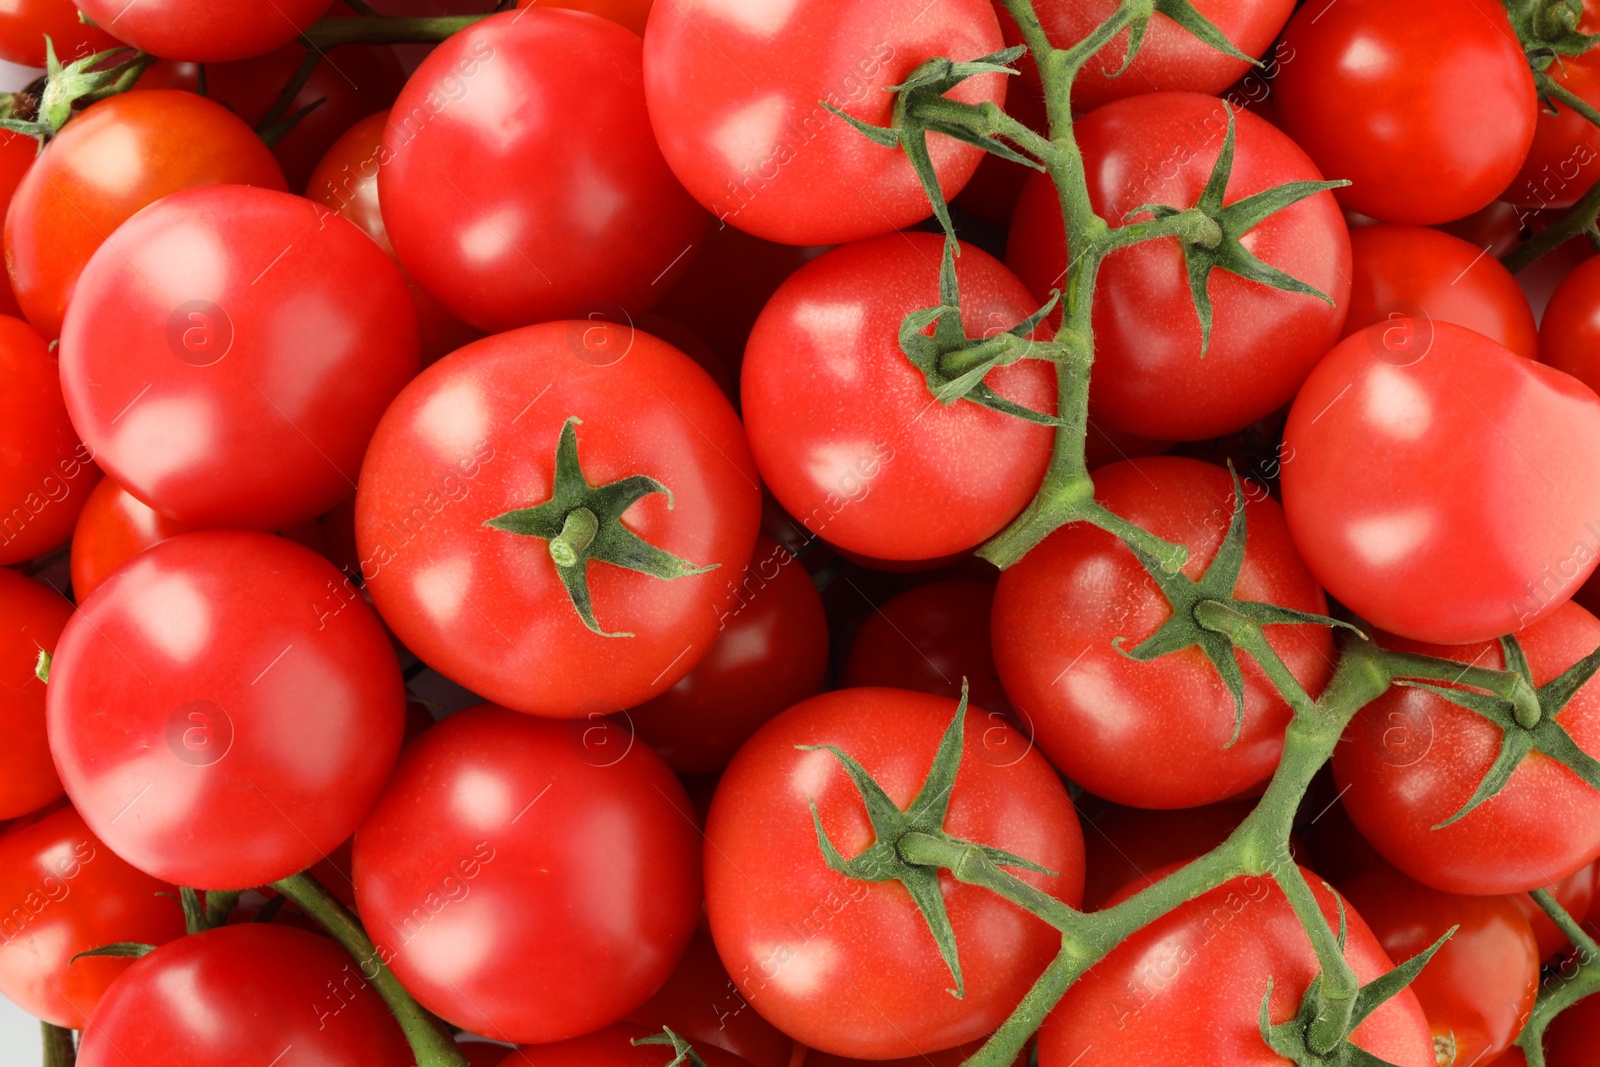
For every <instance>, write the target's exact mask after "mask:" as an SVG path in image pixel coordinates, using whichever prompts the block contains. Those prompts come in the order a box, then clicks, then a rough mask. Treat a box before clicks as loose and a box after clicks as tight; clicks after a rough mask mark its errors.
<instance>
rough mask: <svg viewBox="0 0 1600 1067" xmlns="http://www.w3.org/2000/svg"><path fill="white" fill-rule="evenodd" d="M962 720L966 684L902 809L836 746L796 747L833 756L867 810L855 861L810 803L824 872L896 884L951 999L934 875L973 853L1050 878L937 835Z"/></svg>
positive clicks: (961, 989)
mask: <svg viewBox="0 0 1600 1067" xmlns="http://www.w3.org/2000/svg"><path fill="white" fill-rule="evenodd" d="M966 722H967V685H966V680H965V679H963V680H962V683H961V700H960V701H959V702H958V704H957V705H956V714H955V718H954V719H952V720H951V721H950V726H949V727H948V728H947V729H946V730H945V732H944V736H943V737H942V738H941V739H940V740H939V748H938V751H937V752H936V753H935V755H934V758H933V765H932V766H931V767H929V768H928V777H927V778H926V779H924V781H923V783H922V788H921V789H920V790H918V792H917V795H916V797H915V798H913V799H912V801H911V803H910V805H909V806H908V807H907V808H906V810H905V811H901V810H900V809H899V808H898V807H896V806H895V802H894V801H893V800H891V799H890V798H889V794H887V793H885V792H884V791H883V787H882V786H880V785H879V784H878V783H877V781H875V780H874V779H873V777H872V775H871V774H869V773H868V772H867V769H866V768H865V767H863V766H861V764H860V763H858V762H856V760H855V758H854V757H853V756H851V755H849V754H848V753H846V752H844V751H843V750H841V749H839V748H838V747H837V746H834V745H799V746H797V747H798V748H799V749H800V750H801V751H803V752H819V751H825V752H830V753H832V754H833V757H834V758H835V759H837V760H838V761H839V764H840V766H842V767H843V768H844V771H845V773H846V774H848V775H849V776H850V780H851V781H852V782H853V783H855V787H856V789H857V790H858V791H859V792H860V793H861V800H862V803H863V804H865V805H866V808H867V819H868V821H869V822H870V823H871V824H872V831H873V835H874V840H873V842H872V844H871V845H869V846H867V848H866V849H865V850H864V851H862V852H861V853H859V854H858V855H856V856H855V857H853V858H851V859H846V858H845V857H844V856H843V855H842V854H840V852H839V850H838V849H837V848H836V847H834V844H833V841H832V839H830V838H829V837H828V831H827V830H825V829H824V828H823V826H822V816H821V815H820V814H819V813H818V812H817V804H816V801H815V800H811V801H810V804H811V821H812V823H813V824H814V825H815V826H816V830H817V845H818V847H819V848H821V850H822V856H823V860H824V861H825V862H826V863H827V865H828V867H829V869H830V870H833V871H837V872H838V873H839V874H842V875H844V876H845V877H846V878H853V879H855V880H857V881H861V882H888V881H896V882H899V883H900V884H901V885H903V886H905V889H906V892H908V893H910V894H911V899H912V901H914V902H915V903H916V905H917V910H918V911H920V912H921V913H922V917H923V919H924V920H925V921H926V922H927V924H928V930H929V931H930V932H931V933H932V934H933V939H934V941H935V942H936V943H937V944H938V946H939V954H940V955H941V956H942V957H943V958H944V962H945V966H946V967H948V968H949V969H950V977H951V978H952V979H953V980H954V981H955V988H954V989H950V990H947V992H949V993H950V995H951V996H953V997H956V998H958V999H960V998H962V997H964V996H965V995H966V984H965V982H964V980H963V978H962V975H961V960H960V957H959V954H958V952H957V950H956V935H955V930H954V929H953V928H952V927H951V925H950V916H949V913H948V912H947V911H946V910H945V904H944V893H943V891H942V890H941V889H940V888H939V871H940V869H941V868H953V867H954V866H955V864H956V863H957V862H959V861H960V857H962V856H964V855H966V854H968V853H977V854H978V855H979V856H981V857H982V859H983V860H985V861H987V862H988V863H989V864H992V865H994V866H996V867H1015V868H1019V869H1021V870H1025V871H1033V872H1035V873H1037V874H1046V875H1051V876H1054V872H1053V871H1049V870H1047V869H1046V868H1044V867H1041V866H1039V864H1037V863H1034V862H1033V861H1031V860H1028V859H1024V858H1023V857H1021V856H1018V855H1014V854H1013V853H1010V852H1007V851H1005V850H1004V849H998V848H993V847H991V846H989V845H982V844H977V843H975V842H972V841H964V840H962V839H960V838H957V837H952V836H951V835H949V834H948V833H946V832H945V829H944V820H945V816H946V815H947V814H948V813H949V811H950V795H951V792H952V791H953V789H954V787H955V780H956V771H957V769H959V768H960V766H961V755H962V750H963V748H964V746H965V741H966Z"/></svg>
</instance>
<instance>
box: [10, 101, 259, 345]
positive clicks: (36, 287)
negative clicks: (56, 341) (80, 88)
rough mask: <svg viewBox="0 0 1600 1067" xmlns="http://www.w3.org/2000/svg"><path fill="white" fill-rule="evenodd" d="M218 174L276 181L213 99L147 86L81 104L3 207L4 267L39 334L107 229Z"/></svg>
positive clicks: (55, 332) (57, 325) (254, 143)
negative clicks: (148, 206)
mask: <svg viewBox="0 0 1600 1067" xmlns="http://www.w3.org/2000/svg"><path fill="white" fill-rule="evenodd" d="M226 184H233V185H258V186H261V187H262V188H266V189H282V188H284V183H283V172H282V171H281V170H279V169H278V164H277V161H276V160H274V159H273V158H272V153H271V152H269V151H268V150H267V146H266V145H264V144H262V143H261V139H260V138H259V137H257V136H256V134H255V131H254V130H252V129H251V128H250V127H249V126H246V125H245V124H244V123H243V122H241V121H240V120H239V119H238V117H236V116H235V115H233V114H231V113H230V112H229V111H228V109H227V108H225V107H223V106H221V105H220V104H217V103H215V102H213V101H210V100H207V99H205V98H204V97H200V96H196V95H194V94H193V93H180V92H173V91H171V90H157V89H152V90H148V91H145V90H138V91H135V92H128V93H122V94H120V95H118V96H113V97H110V98H109V99H106V100H102V101H100V102H99V103H97V104H94V105H92V106H90V107H89V108H86V109H85V110H84V111H83V113H82V114H80V115H78V116H77V117H76V118H74V119H73V120H72V122H70V123H69V124H68V125H67V126H65V127H63V128H62V130H61V133H60V134H58V135H57V136H56V137H55V139H54V140H52V141H51V142H50V147H49V151H47V152H45V153H43V154H42V155H41V156H40V157H39V160H38V162H37V164H36V165H34V166H33V167H32V168H30V169H29V170H28V172H27V173H26V174H24V175H23V177H22V181H21V183H20V184H19V185H18V186H17V191H16V193H15V194H14V195H13V196H12V199H11V206H10V208H8V209H7V211H6V225H5V254H6V267H7V269H8V270H9V272H10V274H11V287H12V289H13V290H15V292H16V296H17V302H18V303H19V304H20V305H21V306H22V311H23V314H25V315H26V316H27V317H28V321H29V322H31V323H33V325H34V327H35V328H36V329H37V330H38V331H39V332H40V333H42V334H44V335H45V337H46V338H55V337H59V336H61V323H62V320H63V318H65V316H66V313H67V302H68V301H69V300H70V299H71V298H72V295H73V293H74V292H75V291H76V289H77V285H78V276H79V275H80V274H82V273H83V269H84V267H85V266H86V265H87V264H88V262H89V258H90V257H91V256H93V255H94V253H95V250H96V249H98V248H99V247H100V246H101V244H103V243H104V242H105V240H106V237H107V236H108V235H110V234H111V232H112V231H113V230H115V229H117V227H119V226H121V225H122V224H123V223H124V222H126V221H127V220H128V219H129V218H130V217H132V215H133V214H134V213H135V212H136V211H138V210H139V209H140V208H142V207H145V206H146V205H148V204H153V203H155V202H156V201H157V200H160V199H161V198H162V197H164V196H166V195H168V194H169V193H175V192H177V191H178V190H179V189H189V188H193V187H195V186H199V185H226ZM119 241H120V239H119ZM274 251H276V250H274ZM264 262H265V261H263V265H264ZM208 266H209V264H208ZM258 269H259V268H258ZM254 276H255V274H254V272H252V273H251V277H254ZM167 310H168V311H171V310H172V309H171V308H168V309H167Z"/></svg>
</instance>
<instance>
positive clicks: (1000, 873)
mask: <svg viewBox="0 0 1600 1067" xmlns="http://www.w3.org/2000/svg"><path fill="white" fill-rule="evenodd" d="M895 849H896V851H898V852H899V853H900V858H901V859H903V860H905V861H906V862H907V863H915V864H918V865H919V866H923V867H943V868H946V869H947V870H949V872H950V873H951V874H952V875H954V876H955V879H956V881H958V882H964V883H966V884H967V885H979V886H983V887H984V888H985V889H988V890H991V891H992V892H994V893H995V894H997V895H999V896H1001V897H1003V898H1004V899H1006V900H1009V901H1011V902H1012V903H1013V904H1015V905H1017V906H1018V907H1019V908H1022V909H1024V910H1025V911H1029V912H1032V913H1033V914H1034V915H1037V916H1038V917H1039V918H1041V919H1043V920H1044V921H1045V922H1047V923H1049V924H1050V925H1051V926H1054V927H1055V928H1056V929H1057V930H1060V931H1061V932H1062V933H1071V932H1072V931H1074V930H1079V929H1081V928H1082V923H1083V918H1084V915H1083V913H1082V912H1081V911H1078V910H1077V909H1075V908H1069V907H1067V905H1065V904H1063V903H1061V901H1059V900H1057V899H1056V898H1055V897H1053V896H1051V895H1050V894H1049V893H1046V892H1044V891H1043V890H1041V889H1035V888H1034V887H1033V886H1031V885H1029V884H1028V883H1027V882H1024V881H1023V880H1022V879H1021V878H1018V877H1017V876H1016V875H1014V874H1012V873H1011V872H1010V871H1007V870H1004V869H1003V868H1001V867H998V866H996V865H995V863H994V862H993V861H992V860H990V859H989V857H988V856H986V855H984V854H983V850H982V849H980V848H979V847H978V846H976V845H971V844H959V843H957V842H954V841H951V840H949V839H948V838H941V837H935V836H933V835H932V834H924V833H917V832H915V831H913V832H911V833H908V834H906V835H905V836H904V837H902V838H901V839H900V840H899V841H897V842H896V843H895Z"/></svg>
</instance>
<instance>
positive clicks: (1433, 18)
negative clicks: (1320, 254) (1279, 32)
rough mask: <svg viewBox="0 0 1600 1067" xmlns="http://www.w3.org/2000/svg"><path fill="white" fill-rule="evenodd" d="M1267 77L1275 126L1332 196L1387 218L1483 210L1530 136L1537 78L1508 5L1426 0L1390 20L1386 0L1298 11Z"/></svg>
mask: <svg viewBox="0 0 1600 1067" xmlns="http://www.w3.org/2000/svg"><path fill="white" fill-rule="evenodd" d="M1283 40H1284V45H1285V47H1286V48H1287V49H1290V50H1292V51H1293V53H1294V60H1293V61H1292V62H1288V61H1285V62H1284V63H1283V64H1282V69H1281V70H1280V71H1279V72H1278V76H1277V77H1276V78H1275V79H1273V83H1272V97H1273V100H1274V101H1275V102H1276V103H1277V110H1278V115H1279V117H1280V119H1281V120H1282V122H1283V128H1284V129H1285V130H1286V131H1287V132H1288V134H1289V136H1291V137H1293V138H1294V139H1295V141H1297V142H1298V143H1299V144H1300V146H1301V147H1303V148H1304V149H1305V150H1306V152H1307V153H1308V154H1309V155H1310V156H1311V158H1312V159H1313V160H1315V161H1316V164H1317V166H1318V167H1320V168H1321V169H1322V171H1323V173H1324V174H1326V175H1327V176H1328V177H1330V178H1348V179H1350V181H1351V182H1352V183H1353V184H1352V185H1351V186H1350V187H1349V188H1346V189H1341V190H1339V193H1338V196H1339V202H1340V203H1341V204H1343V205H1345V206H1346V207H1348V208H1352V209H1354V210H1356V211H1359V212H1362V213H1363V214H1366V215H1371V216H1372V217H1373V218H1376V219H1381V220H1382V221H1384V222H1412V223H1420V224H1428V223H1434V222H1448V221H1450V220H1451V219H1458V218H1460V217H1461V216H1463V215H1468V214H1471V213H1472V212H1474V211H1476V210H1478V209H1479V208H1481V207H1483V206H1484V205H1485V204H1487V203H1489V201H1491V200H1493V199H1494V198H1495V197H1496V196H1498V195H1499V194H1500V192H1501V190H1503V189H1505V188H1506V186H1507V185H1508V184H1510V183H1511V180H1512V179H1513V178H1514V177H1515V176H1516V174H1517V171H1518V169H1519V168H1520V167H1521V166H1522V163H1523V160H1525V159H1526V158H1527V156H1528V148H1529V146H1530V145H1531V144H1532V143H1533V134H1534V127H1535V119H1536V114H1537V111H1538V102H1537V100H1536V98H1535V94H1534V88H1533V76H1532V74H1531V73H1530V72H1529V69H1528V62H1527V60H1526V59H1525V58H1523V55H1522V48H1521V47H1520V46H1519V45H1518V43H1517V35H1516V32H1515V31H1514V30H1512V28H1511V25H1510V22H1509V20H1507V19H1506V17H1505V14H1504V12H1503V11H1502V10H1501V9H1500V8H1499V7H1498V6H1496V5H1492V4H1482V3H1479V2H1477V0H1424V2H1421V3H1417V4H1413V5H1411V6H1410V7H1409V8H1408V9H1407V17H1406V18H1404V19H1396V18H1394V17H1393V10H1392V8H1391V7H1390V5H1388V4H1387V3H1385V2H1384V0H1355V2H1353V3H1352V2H1347V0H1341V2H1340V3H1338V4H1335V5H1333V6H1332V7H1330V8H1328V9H1327V10H1326V11H1324V10H1323V9H1322V8H1320V7H1316V6H1307V7H1304V8H1301V10H1300V11H1299V12H1298V13H1296V15H1295V16H1294V18H1292V19H1290V20H1289V25H1288V27H1287V28H1286V29H1285V30H1284V34H1283Z"/></svg>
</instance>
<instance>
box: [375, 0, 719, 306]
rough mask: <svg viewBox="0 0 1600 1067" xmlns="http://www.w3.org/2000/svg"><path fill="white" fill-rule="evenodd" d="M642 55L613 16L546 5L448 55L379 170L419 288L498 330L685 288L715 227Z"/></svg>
mask: <svg viewBox="0 0 1600 1067" xmlns="http://www.w3.org/2000/svg"><path fill="white" fill-rule="evenodd" d="M641 48H642V46H641V44H640V42H639V39H638V38H637V37H635V36H634V35H633V34H632V33H629V32H627V31H626V30H624V29H623V28H622V27H620V26H618V25H617V24H616V23H614V22H611V21H610V20H608V19H602V18H597V17H594V16H591V15H586V14H583V13H581V12H573V11H560V10H548V11H546V10H540V9H538V8H533V9H529V10H525V11H506V12H502V13H501V14H499V15H495V16H493V17H491V18H488V19H485V20H484V21H482V22H479V23H477V24H476V25H474V26H472V27H471V28H470V29H465V30H462V31H461V32H459V33H457V34H455V35H454V36H452V37H451V38H449V39H448V40H447V41H445V42H444V43H443V44H441V45H440V46H439V47H438V48H436V49H434V51H433V53H432V54H431V55H429V56H428V58H427V59H426V60H424V61H423V64H422V66H421V67H419V68H417V72H416V73H415V74H413V75H412V77H411V80H410V81H409V82H407V83H406V87H405V89H404V90H402V91H401V93H400V98H399V99H398V100H397V101H396V102H395V105H394V110H393V111H392V112H391V113H390V116H389V129H388V132H387V133H386V134H385V135H384V141H383V154H382V155H381V156H380V157H379V160H378V190H379V198H380V202H381V204H382V207H383V221H384V224H385V225H386V226H387V227H388V231H389V239H390V240H391V241H393V242H394V248H395V252H396V253H397V254H398V255H399V257H400V262H401V263H402V264H404V265H405V268H406V271H407V272H408V273H409V274H410V275H411V277H413V278H415V279H416V281H417V284H419V285H421V286H422V287H423V288H424V289H426V290H427V291H428V292H429V293H431V294H433V295H434V296H436V297H438V298H439V300H440V302H441V303H443V304H444V305H445V306H446V307H447V308H449V309H450V310H451V311H452V312H453V313H454V314H456V315H457V316H459V317H460V318H461V319H463V320H465V321H466V322H470V323H471V324H472V325H474V326H477V327H478V328H480V329H483V330H490V331H496V330H508V329H511V328H512V327H515V326H526V325H528V324H529V323H534V322H546V321H549V320H551V319H562V318H578V317H581V316H584V315H588V314H590V313H599V312H604V313H605V317H607V318H612V319H616V318H618V317H619V315H618V312H619V311H620V312H622V313H625V314H638V313H640V312H643V311H648V310H649V308H650V305H651V304H654V303H655V302H656V301H657V300H659V299H660V298H661V297H662V296H663V295H664V294H665V293H666V292H667V290H668V289H670V288H671V287H672V283H673V281H674V280H675V279H676V277H677V276H678V274H679V273H681V272H682V271H683V269H684V267H685V265H686V262H687V260H688V259H689V258H690V257H691V256H692V255H693V252H694V247H695V246H696V245H698V244H699V243H700V240H701V236H702V234H703V233H704V231H705V223H706V216H705V213H704V212H703V211H701V210H700V209H699V208H698V207H696V206H695V203H694V201H693V200H691V199H690V198H689V196H688V194H687V193H685V192H684V191H683V189H682V188H681V187H680V186H679V185H678V183H677V180H676V179H674V178H673V176H672V172H671V171H670V170H668V169H667V164H666V161H665V160H663V159H662V158H661V151H660V149H658V148H657V147H656V143H655V139H654V138H653V137H652V136H651V134H650V122H649V116H648V115H646V113H645V107H644V89H643V77H644V76H643V73H642V72H641V70H640V51H641ZM529 100H538V101H541V104H540V106H539V107H537V108H530V107H528V106H527V102H528V101H529Z"/></svg>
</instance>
